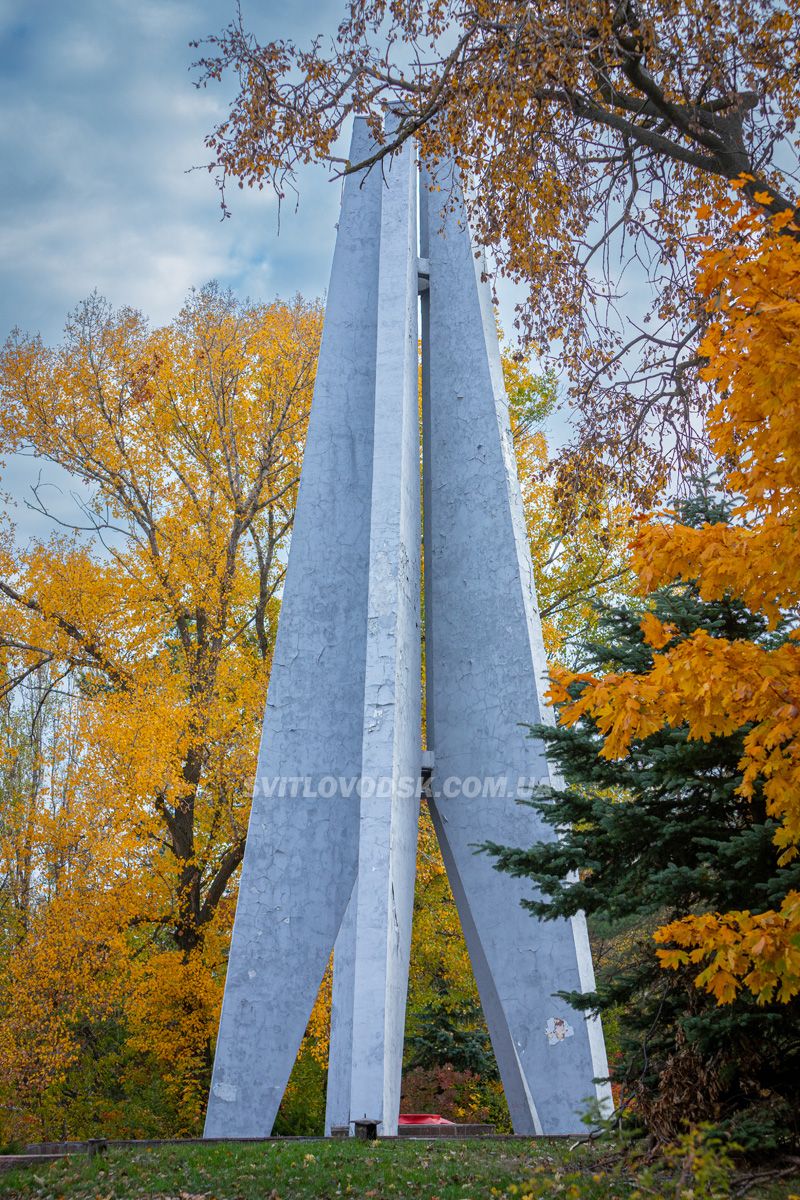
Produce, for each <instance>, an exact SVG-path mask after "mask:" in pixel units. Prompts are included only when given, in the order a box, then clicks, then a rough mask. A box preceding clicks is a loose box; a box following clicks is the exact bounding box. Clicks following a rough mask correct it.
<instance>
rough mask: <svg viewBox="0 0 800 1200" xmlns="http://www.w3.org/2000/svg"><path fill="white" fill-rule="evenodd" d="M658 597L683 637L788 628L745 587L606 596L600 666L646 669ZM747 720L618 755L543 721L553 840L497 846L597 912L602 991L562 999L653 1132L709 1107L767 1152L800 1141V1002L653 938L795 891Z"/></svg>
mask: <svg viewBox="0 0 800 1200" xmlns="http://www.w3.org/2000/svg"><path fill="white" fill-rule="evenodd" d="M680 507H681V519H682V520H683V521H684V522H686V523H692V524H695V525H697V526H699V525H701V524H702V523H703V522H717V521H727V520H729V519H730V513H729V509H728V508H727V506H726V504H725V503H724V502H723V501H721V500H720V499H719V498H718V497H715V496H714V495H713V494H711V493H710V492H709V489H708V488H707V487H705V486H703V488H702V490H701V491H700V493H699V494H698V495H696V496H695V497H694V498H693V499H692V500H690V501H686V502H684V503H683V504H682V505H681V506H680ZM647 609H651V610H652V611H653V612H654V613H655V615H656V616H657V617H658V618H659V619H660V620H661V621H663V622H665V623H668V624H669V625H672V626H674V627H675V630H676V633H675V642H677V641H679V640H681V639H684V638H688V637H689V636H691V634H692V633H694V631H695V630H699V629H702V630H705V631H706V632H707V633H708V634H710V635H711V636H718V637H725V638H730V639H740V638H744V639H748V640H752V641H756V642H760V643H763V642H767V641H773V642H774V641H775V640H781V639H782V638H784V637H785V636H786V632H787V631H786V630H785V629H783V630H777V631H771V630H770V629H769V628H768V625H767V622H766V620H765V618H764V617H763V616H762V615H760V614H758V613H753V612H750V611H748V610H747V609H746V608H745V607H744V606H743V605H742V604H741V603H740V602H739V601H737V600H734V599H724V600H721V601H718V602H707V601H703V600H701V598H700V596H699V594H698V591H697V589H696V587H694V586H692V585H691V584H686V583H683V582H681V583H675V584H673V585H671V586H669V587H665V588H662V589H660V590H659V591H657V592H655V593H653V594H652V595H651V596H650V597H648V598H647V600H646V601H645V602H644V603H643V607H642V608H641V609H640V610H638V611H637V610H636V609H635V608H634V607H632V606H627V607H603V608H602V610H601V616H600V622H599V625H598V626H597V628H596V629H595V631H594V635H593V641H592V643H591V644H590V645H588V646H587V647H586V651H587V664H588V669H590V670H591V671H592V672H593V673H595V674H598V673H603V672H606V671H636V672H638V671H646V670H648V669H649V668H650V665H651V663H652V655H653V650H652V648H651V647H649V646H647V645H646V644H645V642H644V638H643V635H642V631H641V628H640V621H641V618H642V615H643V612H644V611H646V610H647ZM673 644H674V643H673ZM576 687H578V688H579V687H580V685H579V684H578V685H576ZM747 729H748V727H747V726H743V727H742V728H741V729H739V730H737V731H736V732H735V733H733V734H731V735H730V736H728V737H713V738H711V740H710V741H707V742H702V741H690V740H689V739H688V738H687V733H686V730H685V729H680V728H678V729H668V728H664V729H663V730H661V731H660V732H658V733H655V734H653V735H651V736H650V737H647V738H645V739H642V740H640V741H636V742H634V743H633V745H632V747H631V752H630V755H629V756H628V757H627V758H625V759H623V760H620V761H616V762H609V761H607V760H606V759H603V758H601V757H599V753H598V752H599V750H600V748H601V746H602V738H601V737H600V735H599V733H598V731H597V728H596V726H595V725H594V724H593V722H592V721H590V720H583V721H581V723H580V724H579V725H577V726H575V727H573V728H565V727H561V726H556V727H555V728H552V727H550V726H546V725H536V726H531V735H532V736H533V737H536V738H541V739H543V741H544V743H545V747H546V751H547V755H548V759H549V760H550V762H551V764H552V765H553V766H554V767H555V768H556V770H557V771H558V773H559V774H560V775H561V776H563V778H564V779H565V781H566V782H565V783H564V785H563V787H559V788H557V789H554V788H543V789H540V792H539V793H537V795H536V796H534V797H532V798H529V799H528V800H526V801H525V802H526V803H530V804H531V805H532V806H533V807H534V808H536V809H537V810H538V811H539V813H540V814H541V816H542V817H543V818H544V820H545V821H546V822H547V823H548V824H549V825H552V826H553V827H554V828H557V829H558V831H559V839H558V840H557V841H554V842H550V843H538V844H536V845H534V846H532V847H529V848H523V849H519V848H518V849H514V848H509V847H500V846H496V845H489V846H487V847H485V849H486V850H488V851H490V852H491V853H493V854H495V855H496V856H497V866H498V869H501V870H504V871H509V872H510V873H511V874H513V875H517V876H525V877H529V878H530V879H531V880H533V881H534V883H535V884H536V887H537V891H538V899H535V900H531V901H530V902H529V907H530V908H531V910H532V912H533V913H534V914H535V915H536V916H538V917H540V918H543V919H545V920H548V919H553V918H556V917H564V916H571V915H572V914H574V913H575V912H577V911H579V910H581V909H582V910H583V911H584V912H585V913H586V914H587V917H588V919H589V924H590V930H591V933H592V938H593V942H594V943H595V946H596V947H597V949H598V950H599V954H598V955H597V957H598V961H597V962H596V969H597V987H596V991H595V993H594V994H592V995H591V996H588V997H579V996H576V995H570V996H569V997H568V998H569V999H570V1001H571V1002H572V1003H573V1004H575V1005H576V1006H577V1007H581V1008H584V1009H593V1010H596V1011H599V1012H600V1013H601V1014H602V1015H603V1016H604V1020H605V1024H606V1027H607V1028H606V1032H607V1040H608V1041H609V1043H610V1049H611V1055H610V1058H611V1062H612V1076H613V1078H614V1079H615V1080H616V1081H617V1082H618V1083H619V1084H620V1085H621V1086H620V1092H621V1095H622V1100H623V1108H624V1110H625V1111H626V1112H627V1113H629V1114H630V1115H631V1116H632V1117H633V1118H634V1119H635V1120H636V1121H637V1122H639V1123H640V1124H642V1125H644V1126H645V1127H646V1129H647V1130H648V1132H649V1133H650V1134H651V1135H652V1136H653V1137H654V1138H656V1139H657V1140H659V1141H668V1140H672V1139H673V1138H674V1137H675V1136H676V1135H677V1134H679V1133H680V1132H681V1130H682V1128H684V1127H685V1124H686V1122H691V1123H694V1122H698V1121H709V1122H711V1123H713V1124H716V1125H719V1126H722V1127H725V1128H727V1129H728V1130H729V1131H730V1133H731V1135H732V1136H733V1137H734V1138H735V1139H736V1140H737V1141H738V1142H739V1143H740V1144H742V1145H743V1146H745V1147H746V1148H748V1149H760V1150H767V1149H771V1148H777V1147H778V1146H786V1145H789V1144H792V1143H795V1144H796V1142H797V1140H798V1135H799V1134H800V1026H799V1025H798V1015H800V1004H798V1002H797V1001H794V1002H792V1003H790V1004H767V1005H763V1006H759V1005H757V1004H756V1003H755V1001H754V1000H753V999H752V998H751V997H750V996H749V994H748V995H747V996H745V995H741V994H740V996H739V997H738V998H737V999H736V1000H735V1001H734V1002H733V1003H731V1004H729V1005H726V1006H724V1007H719V1006H717V1004H716V1002H715V1001H714V1000H713V999H712V998H711V997H709V996H707V995H706V994H705V993H704V992H701V991H699V990H698V989H697V988H696V987H694V985H693V983H692V981H691V979H690V978H689V976H688V975H687V974H686V973H685V972H682V971H678V972H675V971H671V970H665V969H663V968H662V967H661V966H660V965H659V963H658V960H657V958H656V945H655V943H654V942H653V939H652V931H653V930H654V929H655V928H656V927H657V926H659V925H663V924H665V923H666V922H668V921H671V920H672V919H674V918H677V917H678V916H683V915H685V914H687V913H689V912H694V913H697V912H703V911H717V910H720V911H728V910H731V909H743V908H750V909H751V910H753V911H759V910H760V909H761V908H762V907H763V908H765V909H766V908H775V907H777V906H779V904H780V902H781V900H782V898H783V897H784V896H785V895H786V893H787V892H788V891H789V890H790V889H792V888H797V887H800V863H798V862H795V863H792V864H790V865H788V866H784V867H779V866H778V865H777V852H776V848H775V846H774V844H773V834H774V828H775V827H774V823H773V821H771V820H770V819H769V818H768V816H767V814H766V807H765V804H764V799H763V796H762V795H761V794H759V793H757V794H756V795H755V796H754V797H753V799H752V800H746V799H743V798H742V797H741V796H740V795H739V794H738V791H737V789H738V787H739V784H740V783H741V774H740V772H739V767H738V764H739V760H740V758H741V755H742V746H743V740H744V738H745V736H746V734H747Z"/></svg>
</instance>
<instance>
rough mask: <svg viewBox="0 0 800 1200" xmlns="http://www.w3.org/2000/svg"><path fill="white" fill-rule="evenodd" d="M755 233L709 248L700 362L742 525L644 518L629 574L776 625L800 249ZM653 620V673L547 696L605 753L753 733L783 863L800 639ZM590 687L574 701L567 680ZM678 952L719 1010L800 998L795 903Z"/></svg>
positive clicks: (791, 453)
mask: <svg viewBox="0 0 800 1200" xmlns="http://www.w3.org/2000/svg"><path fill="white" fill-rule="evenodd" d="M739 224H740V225H741V227H742V230H743V231H745V232H746V233H747V234H748V237H747V238H746V239H745V240H743V241H742V242H741V243H740V244H738V245H736V246H735V247H732V248H731V249H729V250H727V251H724V252H723V251H713V252H711V253H709V254H708V255H707V256H706V258H705V260H704V263H703V270H702V272H701V275H700V279H699V289H700V293H701V295H702V296H703V297H704V298H705V300H706V303H707V305H708V308H709V311H711V312H713V313H715V318H714V322H713V324H712V326H711V328H710V329H709V331H708V333H707V335H706V337H705V339H704V341H703V344H702V351H703V353H704V355H705V356H706V365H705V367H704V368H703V373H704V375H705V376H706V378H707V379H708V380H710V381H711V382H713V384H714V385H715V387H716V389H717V393H718V399H717V401H716V403H715V405H714V407H713V409H712V411H711V414H710V424H709V434H710V437H711V441H712V444H713V447H714V450H715V452H716V454H717V456H718V458H719V459H720V461H721V462H722V464H723V465H724V468H725V484H726V487H727V489H728V490H729V492H730V493H731V494H732V495H733V496H734V497H737V498H738V504H737V508H736V510H735V514H736V517H737V520H736V521H735V522H734V523H733V524H731V525H730V526H727V525H708V524H707V525H704V526H703V527H702V528H700V529H694V528H689V527H685V526H682V525H680V524H679V523H676V522H675V521H673V520H669V519H668V518H669V514H662V515H661V516H660V517H659V516H654V517H652V518H650V519H648V520H645V521H643V522H642V523H641V525H640V529H639V533H638V536H637V538H636V541H635V545H634V557H633V565H634V569H635V571H636V574H637V576H638V580H639V585H640V588H641V590H642V592H644V593H647V592H648V591H650V590H651V589H653V588H655V587H658V586H659V585H661V584H664V583H666V582H668V581H669V580H672V579H675V578H682V579H686V580H696V581H697V584H698V587H699V590H700V594H701V596H702V597H703V598H704V599H709V600H710V599H719V598H721V597H722V596H724V595H725V594H726V593H729V594H732V595H735V596H738V597H740V598H741V599H742V600H743V601H744V602H745V603H746V604H747V605H748V606H749V607H750V608H752V609H754V610H758V611H761V612H763V613H765V614H766V615H767V616H768V617H769V618H770V620H771V621H772V622H776V621H777V620H778V619H779V617H780V616H781V615H782V614H783V613H785V612H786V611H787V610H791V609H795V608H796V606H797V604H798V602H799V601H800V538H799V537H798V531H800V389H799V388H798V380H799V379H800V244H798V242H797V241H796V240H795V238H794V237H788V236H785V235H782V234H780V232H777V233H776V230H777V231H780V230H782V229H784V228H785V222H782V221H773V222H771V226H770V227H768V228H767V229H766V230H764V231H763V233H761V236H758V235H759V232H760V230H759V223H758V221H757V219H756V218H755V217H752V216H749V215H748V214H747V213H744V214H743V215H741V216H739ZM657 625H658V622H656V621H655V619H654V618H646V621H645V625H644V626H643V627H645V632H646V634H647V636H648V641H649V642H650V644H651V645H653V646H654V647H655V648H656V649H657V650H660V651H661V652H660V653H656V654H655V655H654V657H653V667H652V670H651V671H650V672H649V673H647V674H645V675H634V674H629V673H620V674H615V675H606V676H604V677H603V678H600V679H591V678H588V677H586V676H576V675H572V674H571V673H570V672H567V671H563V670H561V671H558V672H556V675H555V679H554V685H553V689H552V695H553V698H554V699H555V700H558V701H559V703H561V704H562V705H563V708H562V719H563V720H564V721H565V722H566V723H568V724H572V723H574V722H575V721H577V720H579V719H580V717H581V716H582V715H583V714H590V715H591V716H592V718H593V719H594V720H595V721H596V722H597V725H598V727H599V729H600V731H601V733H602V734H603V735H604V737H605V745H604V749H603V754H604V755H605V756H606V757H608V758H616V757H620V756H623V755H625V754H626V753H627V751H628V748H629V746H630V743H631V740H632V739H633V738H640V737H645V736H647V735H648V734H649V733H651V732H654V731H655V730H657V729H659V728H660V727H661V726H662V725H663V724H667V725H673V726H677V725H682V724H684V723H685V724H686V725H687V726H688V729H689V736H690V737H691V738H701V739H708V738H710V737H712V736H713V735H716V734H726V733H729V732H731V731H732V730H734V729H739V728H741V727H742V726H744V725H749V726H751V728H750V730H749V732H748V733H747V735H746V737H745V742H744V756H743V758H742V761H741V763H740V769H741V771H742V775H743V781H742V784H741V788H740V791H741V792H742V794H743V795H745V796H751V795H752V794H753V791H754V785H755V783H756V781H758V782H759V783H760V785H761V787H762V789H763V793H764V796H765V799H766V803H767V811H768V813H769V815H770V816H772V817H774V818H775V820H776V821H777V822H778V827H777V831H776V834H775V842H776V844H777V846H778V848H779V850H780V859H779V861H780V862H781V863H787V862H789V861H791V860H792V859H793V858H794V857H796V855H797V853H798V845H799V844H800V644H798V637H797V634H796V633H794V634H792V636H790V637H789V639H788V640H786V641H784V642H783V643H782V644H781V645H778V646H776V647H774V648H769V647H767V646H764V645H757V644H754V643H751V642H746V641H731V640H728V639H726V638H724V637H711V636H710V635H709V634H708V633H707V632H705V631H702V630H701V631H697V632H696V633H695V634H694V635H693V636H692V637H691V638H689V639H687V640H685V641H683V642H680V643H679V644H677V645H675V646H674V647H670V645H669V640H670V639H669V636H668V631H666V630H657V629H656V628H655V627H656V626H657ZM575 681H580V682H581V683H582V685H583V687H582V690H581V693H580V696H579V698H578V699H577V700H573V699H572V698H571V697H570V695H569V692H568V690H567V689H568V687H569V684H570V683H572V682H575ZM657 936H658V940H659V941H661V942H665V943H666V942H672V943H675V944H676V945H677V946H678V947H680V949H675V950H672V949H667V950H661V951H660V952H659V953H660V957H661V960H662V962H663V963H664V965H665V966H670V967H676V966H678V965H680V964H681V963H692V964H696V965H699V964H701V963H706V966H705V967H704V969H703V970H702V971H701V972H700V973H699V974H698V976H697V985H698V986H699V987H705V988H706V989H707V990H708V991H709V992H711V993H712V994H713V995H714V996H715V997H716V998H717V1000H718V1001H719V1002H720V1003H726V1002H728V1001H730V1000H732V999H733V998H734V996H735V995H736V994H737V992H738V991H739V990H740V988H742V987H745V988H747V989H749V991H751V992H752V993H753V994H754V995H755V996H756V998H757V999H758V1000H759V1002H766V1001H767V1000H769V999H770V998H771V997H772V996H773V995H775V996H777V998H778V999H780V1000H784V1001H785V1000H789V999H790V998H791V997H792V996H794V995H796V994H797V993H798V992H800V897H799V896H798V895H797V894H796V893H790V894H789V896H788V898H787V899H786V901H785V902H784V904H783V905H782V906H781V908H780V910H779V911H777V912H772V911H770V912H765V913H760V914H755V915H753V914H751V913H749V912H738V913H726V914H721V915H720V914H704V915H700V916H689V917H686V918H685V919H684V920H681V921H677V922H673V923H672V924H671V925H669V926H667V927H666V928H665V929H663V930H661V931H660V933H659V934H658V935H657Z"/></svg>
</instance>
